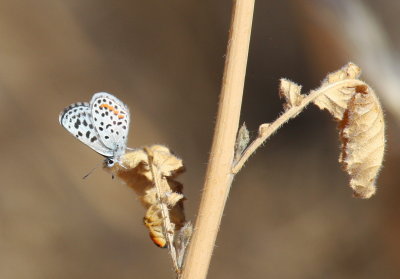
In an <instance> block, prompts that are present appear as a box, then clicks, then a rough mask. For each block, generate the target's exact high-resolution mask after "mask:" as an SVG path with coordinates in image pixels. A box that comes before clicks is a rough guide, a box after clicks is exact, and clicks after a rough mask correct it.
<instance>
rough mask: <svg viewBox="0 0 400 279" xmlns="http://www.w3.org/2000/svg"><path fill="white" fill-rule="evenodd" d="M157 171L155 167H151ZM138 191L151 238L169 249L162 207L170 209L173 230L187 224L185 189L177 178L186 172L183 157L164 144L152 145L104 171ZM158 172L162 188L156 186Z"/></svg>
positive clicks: (136, 150)
mask: <svg viewBox="0 0 400 279" xmlns="http://www.w3.org/2000/svg"><path fill="white" fill-rule="evenodd" d="M150 164H151V166H152V167H153V169H152V168H151V166H150ZM104 169H105V170H106V171H108V172H111V173H112V174H113V175H115V176H116V177H118V178H119V179H121V180H122V181H124V182H125V183H126V184H127V185H128V186H129V187H131V188H132V189H134V190H135V192H136V194H137V195H138V197H139V199H140V201H141V202H142V204H143V206H144V207H145V208H146V210H147V211H146V214H145V217H144V223H145V225H146V227H147V228H148V229H149V233H150V237H151V239H152V240H153V242H154V243H155V244H156V245H157V246H159V247H165V246H166V243H167V241H166V239H164V237H165V236H164V234H163V227H162V226H163V221H162V220H163V219H162V217H161V213H160V210H161V208H162V204H165V205H166V206H167V207H168V210H169V211H168V212H169V216H168V218H169V219H170V220H171V222H172V223H173V227H174V229H176V230H179V229H180V228H181V227H182V226H183V224H184V222H185V214H184V210H183V201H184V196H183V194H182V190H183V186H182V184H181V183H179V182H178V181H176V180H175V178H176V177H177V176H178V175H179V174H180V173H182V172H183V171H184V165H183V162H182V160H181V159H180V158H178V157H176V156H175V155H174V154H172V152H171V151H170V150H169V149H168V148H167V147H165V146H163V145H152V146H147V147H144V148H138V149H134V150H133V151H131V152H129V153H126V154H124V155H123V156H122V157H121V158H120V162H119V163H116V164H115V165H114V166H113V167H111V168H108V167H105V168H104ZM154 173H157V176H156V177H157V178H158V180H159V181H161V183H159V185H158V186H159V189H157V188H156V186H155V179H154V177H153V174H154Z"/></svg>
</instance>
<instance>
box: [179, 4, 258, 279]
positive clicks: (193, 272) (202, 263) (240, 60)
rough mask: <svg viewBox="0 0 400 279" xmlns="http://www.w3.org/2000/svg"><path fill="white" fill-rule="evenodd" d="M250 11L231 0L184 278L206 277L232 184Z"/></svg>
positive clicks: (249, 26)
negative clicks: (212, 123)
mask: <svg viewBox="0 0 400 279" xmlns="http://www.w3.org/2000/svg"><path fill="white" fill-rule="evenodd" d="M253 10H254V0H236V1H233V11H232V21H231V28H230V37H229V42H228V49H227V55H226V60H225V69H224V77H223V81H222V89H221V95H220V104H219V109H218V115H217V122H216V127H215V132H214V139H213V144H212V148H211V154H210V159H209V163H208V168H207V173H206V177H205V183H204V192H203V196H202V200H201V202H200V208H199V212H198V215H197V220H196V225H195V229H194V233H193V236H192V240H191V243H190V245H189V251H188V254H187V258H186V261H185V264H184V267H183V271H182V276H181V278H183V279H189V278H190V279H204V278H206V276H207V272H208V267H209V264H210V260H211V255H212V251H213V249H214V244H215V240H216V237H217V233H218V230H219V226H220V223H221V218H222V214H223V210H224V207H225V203H226V199H227V196H228V193H229V190H230V186H231V183H232V179H233V174H232V172H231V167H232V162H233V157H234V146H235V137H236V133H237V130H238V127H239V118H240V109H241V103H242V96H243V87H244V79H245V74H246V64H247V55H248V49H249V43H250V33H251V26H252V19H253Z"/></svg>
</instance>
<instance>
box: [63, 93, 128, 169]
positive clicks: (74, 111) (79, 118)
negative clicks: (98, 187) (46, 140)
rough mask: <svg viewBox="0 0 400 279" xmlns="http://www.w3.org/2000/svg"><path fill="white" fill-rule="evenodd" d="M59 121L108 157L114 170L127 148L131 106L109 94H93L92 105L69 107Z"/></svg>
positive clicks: (107, 161) (73, 133)
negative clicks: (129, 107)
mask: <svg viewBox="0 0 400 279" xmlns="http://www.w3.org/2000/svg"><path fill="white" fill-rule="evenodd" d="M59 122H60V124H61V126H63V127H64V128H65V129H66V130H67V131H68V132H70V133H71V134H72V135H73V136H75V137H76V138H77V139H78V140H80V141H81V142H83V143H84V144H86V145H87V146H89V147H90V148H92V149H93V150H94V151H96V152H97V153H99V154H101V155H103V156H105V157H106V159H105V164H106V165H107V166H108V167H112V166H113V165H114V164H115V163H116V162H119V159H120V157H121V156H122V155H123V154H124V153H125V150H126V148H127V146H126V144H127V140H128V131H129V122H130V114H129V109H128V107H127V106H126V105H125V104H124V103H123V102H121V101H120V100H119V99H118V98H116V97H115V96H113V95H111V94H110V93H106V92H99V93H96V94H94V95H93V97H92V99H91V101H90V103H82V102H79V103H74V104H72V105H70V106H68V107H66V108H65V109H64V110H63V111H62V112H61V113H60V116H59Z"/></svg>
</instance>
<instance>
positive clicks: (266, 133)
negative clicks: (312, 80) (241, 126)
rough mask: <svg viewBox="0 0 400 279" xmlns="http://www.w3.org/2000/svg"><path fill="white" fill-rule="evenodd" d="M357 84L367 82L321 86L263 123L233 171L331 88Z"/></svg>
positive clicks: (353, 80) (353, 81) (236, 171)
mask: <svg viewBox="0 0 400 279" xmlns="http://www.w3.org/2000/svg"><path fill="white" fill-rule="evenodd" d="M357 85H365V83H364V82H363V81H361V80H355V79H347V80H343V81H340V82H338V83H335V84H331V85H329V86H327V87H324V88H320V89H318V90H314V91H311V92H310V93H309V94H308V95H307V96H306V97H305V98H304V99H303V100H302V101H301V103H300V104H299V105H298V106H294V107H291V108H290V109H288V110H287V111H285V112H284V113H283V114H282V115H281V116H279V117H278V118H277V119H276V120H275V121H274V122H272V123H271V124H269V123H264V124H261V125H260V127H259V130H258V136H257V138H256V139H255V140H254V141H253V142H252V143H250V145H249V146H248V147H247V148H246V149H245V150H244V152H243V153H242V155H241V156H240V157H239V158H238V160H237V162H236V163H235V165H234V166H233V168H232V173H233V174H236V173H238V172H239V171H240V170H241V169H242V167H243V166H244V164H245V163H246V162H247V160H248V159H249V158H250V156H251V155H252V154H253V153H254V152H255V151H256V150H257V149H258V148H259V147H260V146H261V145H262V144H263V143H264V142H265V141H266V140H267V139H268V138H269V137H270V136H271V135H272V134H273V133H275V132H276V131H277V130H278V129H279V128H281V127H282V125H283V124H285V123H286V122H288V121H289V120H290V119H292V118H294V117H296V116H297V115H298V114H299V113H300V112H301V111H302V110H303V109H304V108H305V107H306V106H307V105H309V104H310V103H312V102H313V101H314V100H315V99H316V98H317V97H318V96H320V95H321V94H325V93H326V92H328V91H330V90H337V89H338V88H343V87H349V88H351V87H356V86H357Z"/></svg>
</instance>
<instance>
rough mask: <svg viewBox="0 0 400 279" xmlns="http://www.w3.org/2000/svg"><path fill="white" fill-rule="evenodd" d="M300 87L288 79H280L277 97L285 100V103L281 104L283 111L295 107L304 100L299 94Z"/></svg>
mask: <svg viewBox="0 0 400 279" xmlns="http://www.w3.org/2000/svg"><path fill="white" fill-rule="evenodd" d="M300 92H301V85H298V84H296V83H294V82H292V81H290V80H288V79H284V78H281V83H280V86H279V96H281V98H285V101H286V103H284V104H283V107H284V109H285V110H288V109H290V108H292V107H297V106H299V105H300V104H301V101H303V99H304V95H302V94H301V93H300Z"/></svg>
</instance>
